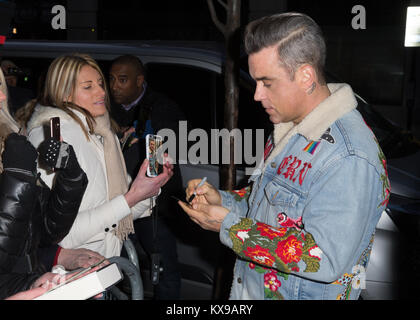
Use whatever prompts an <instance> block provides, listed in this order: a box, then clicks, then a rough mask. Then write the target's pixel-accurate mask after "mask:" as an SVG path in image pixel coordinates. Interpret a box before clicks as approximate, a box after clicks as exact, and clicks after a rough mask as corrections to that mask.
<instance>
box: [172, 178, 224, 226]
mask: <svg viewBox="0 0 420 320" xmlns="http://www.w3.org/2000/svg"><path fill="white" fill-rule="evenodd" d="M202 181H203V180H200V179H194V180H190V181H189V182H188V187H187V189H186V190H185V193H186V199H188V200H189V199H190V198H192V200H191V203H190V205H188V204H187V203H185V202H183V201H178V204H179V205H180V206H181V208H182V209H183V210H184V211H185V212H186V213H187V214H188V215H189V217H190V218H191V220H193V221H194V222H195V223H197V224H198V225H199V226H201V227H202V228H203V229H205V230H211V231H216V232H218V231H220V226H221V224H222V222H223V219H224V218H225V217H226V215H227V214H228V213H229V210H228V209H226V208H225V207H222V197H221V195H220V193H219V191H218V190H217V189H216V188H214V187H213V186H212V185H211V184H209V183H207V182H206V181H205V180H204V183H201V185H200V182H202ZM194 194H195V196H194V197H192V196H193V195H194Z"/></svg>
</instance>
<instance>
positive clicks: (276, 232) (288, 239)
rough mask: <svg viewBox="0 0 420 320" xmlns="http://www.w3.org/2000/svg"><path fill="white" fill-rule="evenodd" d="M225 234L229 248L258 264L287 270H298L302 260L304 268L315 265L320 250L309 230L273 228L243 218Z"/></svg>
mask: <svg viewBox="0 0 420 320" xmlns="http://www.w3.org/2000/svg"><path fill="white" fill-rule="evenodd" d="M229 236H230V238H231V239H232V242H233V250H234V251H235V252H236V253H237V254H238V255H239V256H240V257H242V258H244V259H246V260H248V261H249V260H251V261H253V262H254V263H257V264H258V265H262V266H266V267H269V268H274V269H276V270H278V271H281V272H285V273H290V272H291V271H296V272H298V271H299V270H300V267H299V265H300V266H301V265H302V264H301V262H302V261H303V262H304V265H305V266H306V268H305V270H304V272H317V271H318V269H319V266H320V264H319V263H320V260H321V255H322V251H321V249H320V248H319V247H318V246H317V245H316V243H315V240H314V238H313V236H312V235H311V234H310V233H305V232H303V231H300V230H297V229H296V228H287V227H283V228H275V227H272V226H270V225H267V224H264V223H261V222H254V221H253V220H251V219H249V218H243V219H241V221H240V222H239V223H238V224H236V225H233V226H232V227H231V228H230V229H229ZM298 264H299V265H298Z"/></svg>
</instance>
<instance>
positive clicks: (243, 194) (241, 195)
mask: <svg viewBox="0 0 420 320" xmlns="http://www.w3.org/2000/svg"><path fill="white" fill-rule="evenodd" d="M232 192H234V193H236V194H237V195H238V196H240V197H241V198H243V197H244V196H245V195H246V193H247V189H246V188H242V189H241V190H232Z"/></svg>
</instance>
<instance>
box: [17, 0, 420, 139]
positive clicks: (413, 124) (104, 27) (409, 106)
mask: <svg viewBox="0 0 420 320" xmlns="http://www.w3.org/2000/svg"><path fill="white" fill-rule="evenodd" d="M11 2H14V3H15V5H16V10H15V15H14V17H13V19H12V25H11V30H10V34H9V38H12V39H13V38H14V39H47V40H120V41H135V40H196V41H218V42H223V35H222V34H221V32H220V31H219V30H218V29H217V28H216V26H215V25H214V23H213V22H212V20H211V17H210V11H209V9H208V7H207V2H206V1H205V0H177V1H150V0H118V1H102V0H67V1H66V0H16V1H11ZM58 4H59V5H63V6H64V7H65V8H66V29H65V30H54V29H53V28H52V26H51V21H52V19H53V17H54V16H55V15H56V14H52V13H51V8H52V7H53V6H54V5H58ZM355 5H362V6H364V8H365V9H366V29H358V30H354V29H353V28H352V26H351V21H352V19H353V17H354V16H355V14H352V12H351V10H352V8H353V6H355ZM408 5H419V3H417V2H416V1H413V0H388V1H378V0H370V1H362V0H342V1H332V0H312V1H308V0H293V1H292V0H260V1H256V0H242V4H241V9H242V11H241V25H242V27H241V30H243V28H244V26H245V25H246V24H247V23H248V22H249V21H251V20H253V19H255V18H258V17H260V16H263V15H267V14H271V13H276V12H282V11H299V12H304V13H307V14H308V15H310V16H311V17H312V18H313V19H314V20H315V21H317V22H318V24H319V25H320V26H321V27H322V29H323V31H324V34H325V37H326V41H327V48H328V55H327V69H328V71H329V72H330V73H332V74H333V75H334V76H336V77H337V78H338V79H339V80H341V81H343V82H347V83H350V84H351V85H352V87H353V88H354V90H355V91H356V92H358V93H359V94H360V95H361V96H362V97H363V98H364V99H366V100H368V101H369V102H370V103H371V104H372V105H373V106H374V108H375V109H376V110H378V111H379V112H380V113H382V114H383V115H384V116H386V117H387V118H389V119H392V120H393V121H394V122H395V123H396V124H398V125H400V126H402V127H404V128H406V129H412V130H413V132H414V133H415V134H416V135H418V134H417V132H420V102H419V100H420V99H419V98H418V97H417V101H416V99H415V79H414V76H415V75H414V72H413V70H414V68H415V66H416V61H419V60H420V59H419V49H418V48H405V47H404V37H405V19H406V10H407V6H408ZM215 7H216V9H217V12H218V14H219V19H220V20H221V21H222V22H224V19H225V16H226V15H225V11H224V9H223V8H222V6H220V4H219V3H218V2H217V1H216V0H215ZM13 28H15V32H16V33H12V30H13ZM417 64H418V63H417ZM417 82H418V81H417ZM417 86H418V85H417ZM418 119H419V120H418Z"/></svg>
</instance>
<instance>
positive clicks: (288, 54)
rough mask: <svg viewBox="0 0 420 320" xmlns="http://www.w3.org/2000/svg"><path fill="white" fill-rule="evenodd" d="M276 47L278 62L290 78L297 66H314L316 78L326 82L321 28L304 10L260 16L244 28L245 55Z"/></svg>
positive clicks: (324, 48) (324, 53)
mask: <svg viewBox="0 0 420 320" xmlns="http://www.w3.org/2000/svg"><path fill="white" fill-rule="evenodd" d="M272 46H277V53H278V55H279V60H280V63H281V64H282V65H283V66H284V67H285V68H286V70H287V71H288V72H289V74H290V78H291V80H293V79H294V75H295V72H296V70H297V69H298V68H299V66H301V65H303V64H305V63H307V64H310V65H311V66H312V67H314V68H315V70H316V72H317V75H318V78H319V81H320V82H321V83H324V82H325V80H324V79H325V77H324V67H325V58H326V45H325V40H324V36H323V35H322V31H321V28H320V27H319V26H318V25H317V24H316V22H315V21H314V20H313V19H312V18H310V17H309V16H307V15H305V14H303V13H297V12H287V13H280V14H274V15H271V16H266V17H262V18H260V19H258V20H255V21H252V22H250V23H249V24H248V25H247V26H246V29H245V51H246V53H247V54H248V55H250V54H253V53H257V52H259V51H260V50H262V49H264V48H268V47H272Z"/></svg>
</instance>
